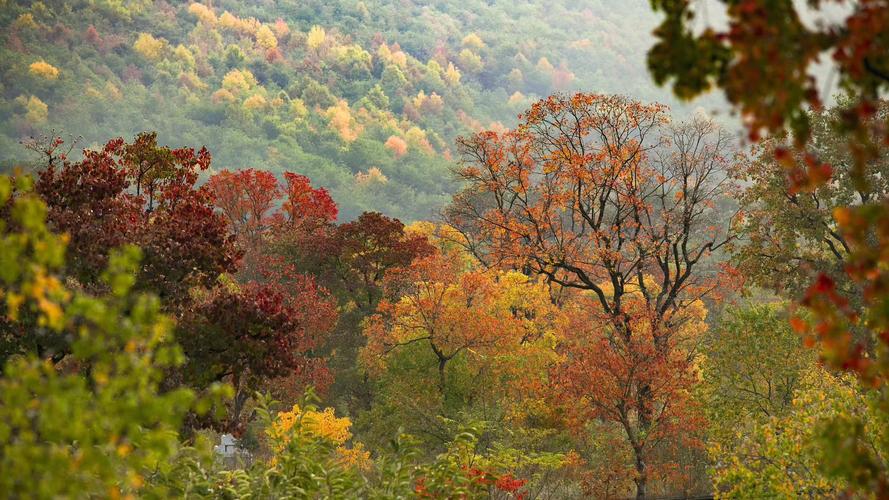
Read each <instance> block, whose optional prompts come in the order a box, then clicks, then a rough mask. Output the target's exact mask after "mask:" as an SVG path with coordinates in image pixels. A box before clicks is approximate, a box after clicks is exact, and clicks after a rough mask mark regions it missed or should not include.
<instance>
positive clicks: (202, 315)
mask: <svg viewBox="0 0 889 500" xmlns="http://www.w3.org/2000/svg"><path fill="white" fill-rule="evenodd" d="M335 323H336V309H335V307H334V304H333V303H332V302H331V301H329V300H326V299H325V297H324V296H323V292H321V291H319V290H318V289H317V287H316V286H315V284H314V282H313V280H311V278H307V277H304V276H295V277H293V278H292V279H291V280H289V282H288V283H287V284H280V283H255V282H251V283H247V284H245V285H236V284H230V285H229V286H220V287H217V288H215V289H213V290H212V291H210V292H209V293H208V294H207V295H206V296H205V297H202V298H201V299H199V300H198V302H197V303H196V304H195V305H194V306H193V307H192V309H191V310H190V311H189V314H188V315H187V316H186V317H185V318H183V325H182V328H181V329H182V331H183V334H182V335H180V343H181V344H182V347H183V349H184V351H185V354H186V356H187V357H188V363H187V365H186V377H187V380H188V381H189V382H191V383H192V384H194V385H196V386H197V387H205V386H207V385H209V384H211V383H213V382H220V381H223V380H225V381H231V384H232V386H234V388H235V400H234V405H233V408H232V410H231V412H230V413H229V428H230V429H231V430H235V429H237V428H238V425H239V424H240V420H239V419H240V415H241V410H242V409H243V406H244V403H245V402H246V401H247V399H248V398H249V397H250V396H251V395H252V394H253V391H255V390H257V389H258V388H259V387H260V384H262V383H263V382H264V381H267V380H269V379H272V378H277V377H288V376H295V377H296V378H297V379H298V380H299V381H300V382H302V384H303V385H304V386H305V385H311V384H319V383H321V384H323V383H324V381H325V379H326V377H327V374H326V368H325V364H324V360H323V359H322V358H321V357H320V356H317V355H315V353H316V352H317V350H318V348H319V347H320V346H321V345H323V343H324V342H325V340H326V336H327V334H328V333H329V332H330V330H331V329H332V328H333V325H334V324H335Z"/></svg>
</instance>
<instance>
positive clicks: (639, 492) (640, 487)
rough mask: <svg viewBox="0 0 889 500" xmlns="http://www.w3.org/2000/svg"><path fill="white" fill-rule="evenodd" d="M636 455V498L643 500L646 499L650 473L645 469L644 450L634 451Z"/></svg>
mask: <svg viewBox="0 0 889 500" xmlns="http://www.w3.org/2000/svg"><path fill="white" fill-rule="evenodd" d="M633 451H634V452H635V454H636V479H634V481H635V482H636V498H637V499H639V500H642V499H644V498H645V495H646V491H645V488H646V486H647V483H648V471H647V470H646V469H645V458H644V457H643V456H642V450H638V449H637V450H633Z"/></svg>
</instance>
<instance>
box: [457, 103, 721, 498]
mask: <svg viewBox="0 0 889 500" xmlns="http://www.w3.org/2000/svg"><path fill="white" fill-rule="evenodd" d="M459 146H460V151H461V154H462V158H463V161H462V166H461V167H460V168H459V170H458V171H457V173H458V175H459V177H460V178H461V179H462V180H463V181H464V182H466V184H467V188H466V189H465V190H464V191H463V192H461V193H459V194H458V195H457V196H456V197H455V200H454V203H453V205H452V206H451V207H450V208H449V210H448V219H449V222H450V223H451V224H452V225H453V226H455V227H457V228H458V229H460V230H461V231H462V232H463V234H464V236H465V238H466V241H467V242H468V243H467V247H468V248H469V249H470V251H472V252H473V253H474V254H475V255H477V256H478V257H479V258H480V259H481V260H482V261H483V262H485V263H487V264H489V265H497V266H506V267H511V268H517V269H522V270H524V271H526V272H533V273H539V274H542V275H544V276H546V277H547V278H548V279H549V280H551V282H553V283H555V284H558V285H561V286H562V287H565V288H569V289H579V290H584V291H587V292H588V293H590V294H592V296H593V297H594V298H595V300H596V302H597V303H598V309H599V310H600V312H598V313H596V314H594V313H593V311H590V319H589V320H590V322H594V321H596V322H601V321H602V320H603V319H604V320H605V321H606V322H607V329H608V331H609V332H610V333H609V335H610V336H613V339H611V340H609V341H608V342H606V343H605V345H604V346H603V347H607V346H612V345H620V346H621V347H614V349H615V350H614V351H613V352H612V353H611V354H614V355H618V354H617V353H618V349H628V351H627V353H626V355H628V356H631V357H636V358H638V359H640V360H643V361H644V363H645V364H647V365H650V366H651V367H650V368H649V367H647V368H645V369H644V370H642V371H641V372H640V373H639V374H638V375H635V376H634V377H632V378H631V379H628V383H631V384H632V386H631V387H620V386H614V387H615V388H616V389H621V390H615V391H614V392H613V394H609V397H612V398H614V401H615V402H617V403H616V404H621V403H620V402H621V401H623V404H625V406H627V408H628V411H629V414H628V415H627V419H628V421H629V422H628V423H629V425H627V426H626V430H627V439H628V441H630V442H632V441H633V440H634V439H635V438H634V437H633V434H634V433H638V434H645V433H648V432H649V430H650V429H651V428H652V426H653V425H654V424H655V422H654V419H655V418H657V410H656V407H657V405H658V404H664V401H661V400H662V399H664V398H665V397H670V394H671V393H663V392H659V387H660V386H661V382H662V380H660V379H659V377H661V376H662V375H663V373H661V372H662V371H661V370H658V369H655V368H654V367H656V366H658V365H663V364H669V363H672V360H673V358H674V356H675V354H674V346H675V345H676V341H675V339H674V335H675V332H677V331H678V330H680V329H681V328H682V325H683V323H684V322H685V321H687V317H686V316H687V314H686V311H687V309H688V308H689V307H691V306H692V305H694V304H697V303H699V301H700V300H701V299H702V298H703V297H705V296H708V295H713V292H714V291H715V290H716V287H717V279H716V278H717V274H718V273H717V267H716V266H715V265H713V264H712V260H713V259H712V258H711V254H712V253H713V252H716V251H717V250H719V249H720V248H721V247H722V246H724V245H725V244H726V243H727V242H728V241H729V240H730V238H731V237H730V236H729V235H728V231H727V224H726V222H727V220H725V219H726V217H721V216H720V215H719V212H718V211H717V210H716V209H715V203H716V201H717V200H719V199H720V198H721V197H722V196H723V194H725V193H726V191H727V190H728V189H729V187H730V186H729V184H728V182H727V181H726V176H725V170H726V169H727V167H728V166H729V163H730V162H731V160H732V149H731V143H730V140H729V139H728V137H727V135H726V134H725V133H723V132H722V131H721V130H720V129H719V128H718V127H717V126H716V125H715V124H714V123H712V122H711V121H708V120H704V119H703V118H697V119H695V120H694V121H692V122H690V123H685V124H678V125H670V123H669V117H668V115H667V109H666V107H665V106H662V105H659V104H643V103H640V102H637V101H633V100H630V99H628V98H624V97H620V96H607V95H598V94H585V93H579V94H575V95H572V96H565V95H554V96H551V97H549V98H547V99H544V100H541V101H539V102H537V103H535V104H534V105H533V106H532V107H531V109H530V110H528V111H527V112H526V113H525V114H523V115H521V120H520V123H519V125H518V127H517V128H516V129H515V130H512V131H509V132H506V133H504V134H497V133H494V132H482V133H480V134H478V135H475V136H472V137H468V138H462V139H461V140H460V142H459ZM631 296H632V297H634V299H633V300H632V301H631V300H630V297H631ZM637 296H638V298H635V297H637ZM631 302H632V304H631ZM598 316H601V318H599V317H598ZM640 318H644V321H645V324H646V326H645V328H644V329H643V330H644V331H640V330H639V328H638V326H637V325H638V323H639V321H640ZM618 338H619V339H618ZM642 339H647V342H643V341H642ZM590 361H591V362H593V363H597V362H598V357H594V358H593V359H591V360H590ZM570 367H571V361H570V356H569V361H568V363H567V364H566V365H565V369H566V370H567V369H570ZM686 368H687V364H686V367H683V368H682V369H683V370H685V369H686ZM668 371H669V370H668ZM670 375H671V380H673V382H674V383H677V384H679V383H685V379H686V377H683V376H675V374H673V373H670ZM587 389H590V390H592V388H591V387H589V386H587ZM597 397H598V396H597ZM631 399H635V401H632V402H631V401H630V400H631ZM581 400H583V399H581ZM673 403H675V401H674V402H672V403H669V404H673ZM634 451H635V452H636V460H635V462H636V464H635V469H636V471H635V472H636V473H635V483H636V489H637V495H638V496H639V497H640V498H641V497H644V496H645V495H646V485H647V481H648V476H649V470H648V468H647V465H646V461H645V460H646V456H645V450H644V448H639V449H638V450H634Z"/></svg>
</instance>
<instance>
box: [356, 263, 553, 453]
mask: <svg viewBox="0 0 889 500" xmlns="http://www.w3.org/2000/svg"><path fill="white" fill-rule="evenodd" d="M464 263H465V261H464V260H463V259H462V258H461V257H460V255H459V252H451V253H449V254H438V253H437V254H434V255H430V256H427V257H422V258H419V259H417V260H415V261H414V263H413V264H412V265H411V266H409V267H406V268H401V269H398V270H396V271H395V272H393V273H391V274H390V275H389V277H387V282H386V298H385V299H384V300H383V301H381V302H380V304H379V306H378V308H377V313H376V314H374V315H372V316H370V317H369V318H368V319H367V321H366V322H365V325H364V334H365V335H366V336H367V347H366V348H364V349H363V350H362V355H361V359H362V360H363V363H364V365H365V366H367V368H368V370H369V372H370V373H371V375H372V377H373V378H374V379H375V380H376V381H377V386H378V388H379V390H378V395H377V401H376V403H375V408H374V410H372V412H378V411H380V409H384V410H383V411H398V412H399V413H400V414H401V415H402V418H400V419H399V420H400V421H406V422H413V424H412V425H417V426H418V428H420V429H424V430H423V433H424V434H427V435H429V436H430V437H434V438H437V439H438V440H439V442H440V441H441V440H446V439H447V437H448V434H447V431H446V430H445V429H443V428H442V425H441V423H440V422H438V421H437V416H438V415H445V416H448V415H450V416H452V417H453V416H456V414H457V412H459V411H463V410H466V409H469V408H471V407H472V406H473V405H474V404H477V405H482V406H488V405H490V406H491V408H490V409H489V413H490V412H496V411H503V409H502V407H500V408H499V409H498V410H494V408H497V407H498V406H499V405H501V404H502V405H505V406H507V407H509V406H511V405H512V404H517V403H518V401H519V400H520V399H521V396H519V395H518V391H517V389H518V388H519V386H520V384H519V382H518V380H528V379H535V378H536V377H540V376H542V374H543V369H542V366H544V362H543V361H541V357H542V358H546V356H547V353H549V354H550V355H553V356H554V354H555V353H554V351H553V350H552V349H548V348H547V347H546V346H547V345H549V346H551V345H552V343H553V341H554V338H555V335H556V333H555V328H556V324H557V323H558V321H559V319H560V317H561V316H560V313H559V311H558V309H557V308H556V307H555V305H553V304H552V302H551V301H550V297H549V292H548V289H547V287H546V286H545V285H544V284H542V283H536V282H534V281H532V280H531V279H529V278H528V277H526V276H524V275H522V274H521V273H518V272H515V271H508V272H498V271H495V270H484V269H475V270H472V269H466V268H465V266H464ZM533 367H536V368H533ZM525 377H527V378H525ZM512 384H514V385H512ZM428 387H434V388H435V389H436V390H432V391H430V390H428Z"/></svg>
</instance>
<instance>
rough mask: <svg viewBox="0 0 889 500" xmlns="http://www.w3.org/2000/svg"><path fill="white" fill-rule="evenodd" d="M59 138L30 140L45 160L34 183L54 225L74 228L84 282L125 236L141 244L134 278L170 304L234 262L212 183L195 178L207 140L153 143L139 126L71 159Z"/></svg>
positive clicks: (206, 157)
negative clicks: (185, 144) (194, 144)
mask: <svg viewBox="0 0 889 500" xmlns="http://www.w3.org/2000/svg"><path fill="white" fill-rule="evenodd" d="M61 145H62V141H61V140H60V139H58V138H54V139H51V140H50V141H49V142H48V143H46V144H42V145H40V144H35V145H34V147H35V148H36V149H37V150H39V151H40V152H41V154H42V155H43V156H44V159H45V162H46V163H45V166H44V167H43V168H42V170H41V171H40V173H39V179H38V182H37V186H36V191H37V193H39V194H40V195H41V197H42V198H43V199H44V200H45V201H46V203H47V205H48V207H49V210H50V213H49V222H50V224H51V226H52V227H53V228H54V229H55V230H57V231H62V232H66V233H68V234H69V235H70V236H71V243H70V247H69V255H70V259H71V268H72V271H73V275H74V276H75V277H76V278H77V279H78V280H80V281H81V283H82V284H83V285H85V286H88V287H89V286H91V285H93V284H94V283H96V282H97V279H96V278H97V277H98V275H99V273H101V270H102V269H103V268H104V266H105V263H106V261H107V256H108V254H109V252H110V251H111V249H113V248H115V247H118V246H120V245H121V244H123V243H131V244H135V245H138V246H140V247H141V248H142V250H143V252H144V255H145V257H144V259H143V261H142V270H141V272H140V275H139V276H140V279H139V284H138V286H140V287H142V288H144V289H149V290H152V291H154V292H155V293H157V294H158V295H159V296H160V297H161V299H162V300H163V301H164V303H165V305H167V306H173V305H175V304H176V303H177V302H179V301H185V300H187V298H188V297H187V292H188V289H189V288H190V287H191V286H196V285H200V286H211V285H212V284H213V282H214V281H215V280H216V277H217V276H218V275H219V274H221V273H224V272H229V271H232V270H233V269H234V266H235V264H236V263H237V259H238V257H239V252H238V251H237V249H236V247H235V246H234V241H233V239H231V238H230V237H229V234H228V228H227V227H226V223H225V220H224V219H222V218H221V217H220V216H219V215H217V214H216V213H215V211H214V209H213V205H212V202H211V197H210V193H209V191H207V189H205V188H203V187H198V186H197V182H198V175H199V173H200V172H201V171H202V170H205V169H207V168H208V167H209V165H210V153H209V152H208V151H207V150H206V149H205V148H202V149H201V150H200V151H195V150H194V149H191V148H179V149H171V148H168V147H165V146H158V144H157V136H156V135H155V134H153V133H143V134H140V135H138V136H136V138H135V140H134V141H133V142H132V143H126V142H124V140H123V139H119V138H118V139H112V140H111V141H109V142H108V143H107V144H106V145H105V146H104V147H103V148H102V149H100V150H97V151H91V150H86V151H84V152H83V156H84V158H83V160H81V161H79V162H72V161H71V160H70V159H69V158H68V157H67V155H66V154H63V153H61V150H60V149H59V147H60V146H61Z"/></svg>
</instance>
